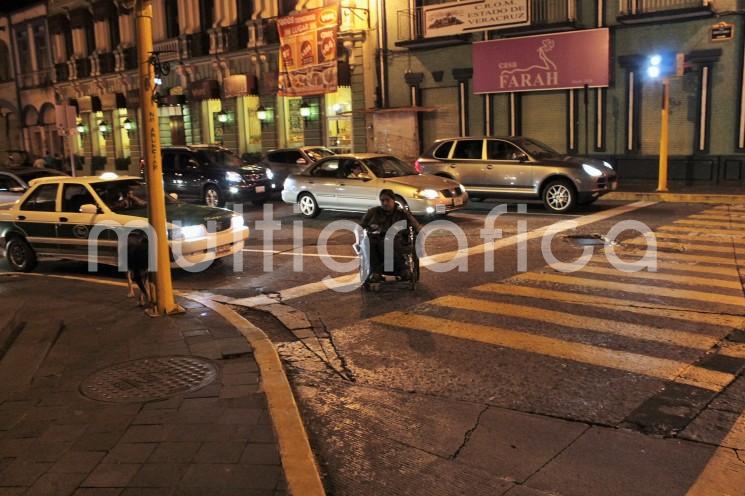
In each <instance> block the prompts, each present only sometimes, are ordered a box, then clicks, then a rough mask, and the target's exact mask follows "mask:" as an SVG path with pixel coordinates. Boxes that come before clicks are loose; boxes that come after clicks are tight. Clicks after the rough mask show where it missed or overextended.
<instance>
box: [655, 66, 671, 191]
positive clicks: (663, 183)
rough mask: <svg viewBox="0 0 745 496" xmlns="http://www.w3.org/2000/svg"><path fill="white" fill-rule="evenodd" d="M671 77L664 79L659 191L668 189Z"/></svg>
mask: <svg viewBox="0 0 745 496" xmlns="http://www.w3.org/2000/svg"><path fill="white" fill-rule="evenodd" d="M669 102H670V79H669V78H667V77H665V78H663V79H662V111H661V121H660V173H659V183H658V184H657V191H667V151H668V144H669V117H670V110H669V107H670V103H669Z"/></svg>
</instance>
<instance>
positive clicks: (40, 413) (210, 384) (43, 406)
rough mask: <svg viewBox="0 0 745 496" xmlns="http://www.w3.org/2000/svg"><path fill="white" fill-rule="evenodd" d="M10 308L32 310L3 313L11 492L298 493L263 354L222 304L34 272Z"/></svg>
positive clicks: (5, 448) (4, 480)
mask: <svg viewBox="0 0 745 496" xmlns="http://www.w3.org/2000/svg"><path fill="white" fill-rule="evenodd" d="M0 302H1V303H0V304H1V305H2V311H3V315H11V313H12V312H13V310H15V309H18V308H20V309H21V311H20V312H19V314H18V317H17V318H15V319H13V318H9V317H6V318H5V319H0V327H2V328H1V329H0V354H2V356H1V357H0V495H7V494H29V495H37V494H38V495H99V494H100V495H104V494H105V495H110V494H111V495H135V494H136V495H144V494H148V495H151V494H152V495H156V494H157V495H161V494H162V495H192V494H193V495H213V494H214V495H232V494H236V495H237V494H240V495H244V496H247V495H253V496H258V495H266V496H270V495H271V496H275V495H283V494H286V493H287V489H286V483H285V480H284V473H283V468H282V466H281V463H280V455H279V450H278V447H277V441H276V439H275V433H274V431H273V427H272V419H271V418H270V415H269V413H268V409H267V401H266V397H265V394H264V392H263V390H262V388H261V386H260V379H261V378H260V374H259V369H258V367H257V364H256V361H255V360H254V356H253V350H252V348H251V346H250V345H249V344H248V342H247V341H246V339H245V337H244V336H243V335H241V333H240V332H238V331H237V330H236V329H235V328H234V327H233V326H232V325H230V324H229V323H228V322H226V321H225V320H224V319H223V318H222V317H221V316H219V315H217V314H216V313H215V312H213V311H212V310H210V309H208V308H206V307H204V306H202V305H200V304H198V303H194V302H192V301H189V300H183V299H181V300H179V303H180V304H181V305H182V306H184V307H185V308H186V309H187V313H186V314H185V315H180V316H175V317H169V318H158V319H152V318H149V317H147V316H145V315H144V313H143V312H142V311H141V310H140V309H138V308H137V306H136V303H135V301H134V300H132V299H129V298H127V297H126V289H125V288H121V287H113V286H102V285H98V284H88V283H84V282H77V281H71V280H60V279H48V278H33V277H24V276H18V277H13V276H11V277H4V278H2V279H0ZM19 322H21V324H20V326H19V324H18V323H19ZM21 326H22V327H21ZM6 344H7V346H5V345H6Z"/></svg>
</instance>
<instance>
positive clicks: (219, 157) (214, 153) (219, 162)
mask: <svg viewBox="0 0 745 496" xmlns="http://www.w3.org/2000/svg"><path fill="white" fill-rule="evenodd" d="M197 156H198V157H199V161H200V162H202V163H204V164H208V165H211V166H215V167H241V166H242V165H243V162H242V161H241V159H240V157H239V156H238V155H236V154H235V153H233V152H231V151H229V150H200V151H199V152H197Z"/></svg>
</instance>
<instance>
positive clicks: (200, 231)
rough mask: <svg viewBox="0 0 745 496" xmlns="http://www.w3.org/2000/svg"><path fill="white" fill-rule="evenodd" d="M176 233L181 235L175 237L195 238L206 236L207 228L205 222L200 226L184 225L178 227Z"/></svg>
mask: <svg viewBox="0 0 745 496" xmlns="http://www.w3.org/2000/svg"><path fill="white" fill-rule="evenodd" d="M175 234H177V235H179V237H178V238H174V239H186V240H188V239H195V238H201V237H203V236H206V235H207V229H206V228H205V227H204V225H203V224H199V225H198V226H183V227H179V228H176V230H175Z"/></svg>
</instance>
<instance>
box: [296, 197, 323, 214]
mask: <svg viewBox="0 0 745 496" xmlns="http://www.w3.org/2000/svg"><path fill="white" fill-rule="evenodd" d="M297 204H298V206H299V207H300V213H301V214H303V216H305V217H308V218H310V219H312V218H314V217H318V214H320V213H321V209H320V208H318V202H317V201H316V199H315V198H313V195H311V194H310V193H305V194H303V195H301V196H300V198H298V201H297Z"/></svg>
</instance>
